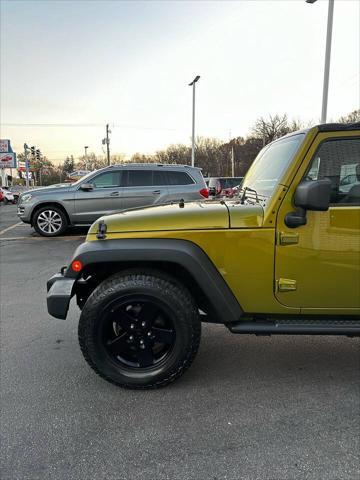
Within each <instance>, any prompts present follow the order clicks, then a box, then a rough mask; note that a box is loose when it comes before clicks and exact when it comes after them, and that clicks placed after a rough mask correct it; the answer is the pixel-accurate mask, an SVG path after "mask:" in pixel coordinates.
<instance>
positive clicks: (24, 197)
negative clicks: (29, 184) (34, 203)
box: [21, 193, 32, 203]
mask: <svg viewBox="0 0 360 480" xmlns="http://www.w3.org/2000/svg"><path fill="white" fill-rule="evenodd" d="M31 198H32V195H31V193H25V195H21V203H26V202H28V201H29V200H31Z"/></svg>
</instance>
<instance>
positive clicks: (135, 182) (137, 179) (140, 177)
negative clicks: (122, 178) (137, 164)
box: [126, 170, 153, 187]
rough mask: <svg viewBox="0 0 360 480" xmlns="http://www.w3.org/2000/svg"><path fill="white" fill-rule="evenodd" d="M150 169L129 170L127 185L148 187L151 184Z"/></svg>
mask: <svg viewBox="0 0 360 480" xmlns="http://www.w3.org/2000/svg"><path fill="white" fill-rule="evenodd" d="M152 176H153V171H152V170H129V171H128V180H127V185H126V186H127V187H150V186H152V185H153V179H152Z"/></svg>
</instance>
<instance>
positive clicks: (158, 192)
mask: <svg viewBox="0 0 360 480" xmlns="http://www.w3.org/2000/svg"><path fill="white" fill-rule="evenodd" d="M152 193H153V194H154V195H160V193H161V191H160V190H154V191H153V192H152Z"/></svg>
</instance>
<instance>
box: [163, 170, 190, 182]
mask: <svg viewBox="0 0 360 480" xmlns="http://www.w3.org/2000/svg"><path fill="white" fill-rule="evenodd" d="M167 177H168V182H169V185H190V184H192V183H194V180H193V179H192V178H191V177H190V175H188V174H187V173H185V172H170V171H167Z"/></svg>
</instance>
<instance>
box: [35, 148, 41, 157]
mask: <svg viewBox="0 0 360 480" xmlns="http://www.w3.org/2000/svg"><path fill="white" fill-rule="evenodd" d="M35 156H36V160H40V156H41V154H40V150H39V149H38V150H36V153H35Z"/></svg>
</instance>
